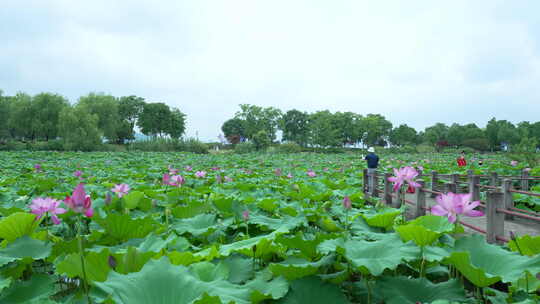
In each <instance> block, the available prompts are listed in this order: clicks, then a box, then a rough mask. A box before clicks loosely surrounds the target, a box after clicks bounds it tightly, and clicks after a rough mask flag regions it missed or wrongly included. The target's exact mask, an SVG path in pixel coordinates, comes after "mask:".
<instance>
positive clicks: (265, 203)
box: [257, 198, 279, 213]
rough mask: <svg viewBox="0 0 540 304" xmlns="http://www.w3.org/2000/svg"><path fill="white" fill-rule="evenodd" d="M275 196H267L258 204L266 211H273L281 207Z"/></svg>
mask: <svg viewBox="0 0 540 304" xmlns="http://www.w3.org/2000/svg"><path fill="white" fill-rule="evenodd" d="M276 201H277V199H275V198H265V199H263V200H261V201H260V202H258V203H257V206H258V207H259V208H261V209H262V210H264V211H266V212H270V213H273V212H274V211H276V210H277V209H278V208H279V204H278V203H277V202H276Z"/></svg>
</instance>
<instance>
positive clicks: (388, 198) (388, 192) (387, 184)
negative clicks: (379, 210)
mask: <svg viewBox="0 0 540 304" xmlns="http://www.w3.org/2000/svg"><path fill="white" fill-rule="evenodd" d="M390 177H392V174H390V173H385V174H384V202H385V204H386V205H388V206H391V205H392V182H391V181H389V180H388V178H390Z"/></svg>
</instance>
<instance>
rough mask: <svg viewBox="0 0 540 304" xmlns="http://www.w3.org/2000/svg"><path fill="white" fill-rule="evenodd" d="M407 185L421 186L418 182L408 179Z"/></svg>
mask: <svg viewBox="0 0 540 304" xmlns="http://www.w3.org/2000/svg"><path fill="white" fill-rule="evenodd" d="M409 185H411V186H412V187H414V188H419V187H420V186H421V185H420V184H419V183H417V182H414V181H409Z"/></svg>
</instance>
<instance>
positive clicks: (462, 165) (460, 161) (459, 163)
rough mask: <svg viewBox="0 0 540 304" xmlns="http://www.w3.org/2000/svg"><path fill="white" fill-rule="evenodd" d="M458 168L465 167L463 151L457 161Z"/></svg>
mask: <svg viewBox="0 0 540 304" xmlns="http://www.w3.org/2000/svg"><path fill="white" fill-rule="evenodd" d="M457 165H458V167H465V166H466V165H467V160H465V151H461V155H460V156H459V157H458V159H457Z"/></svg>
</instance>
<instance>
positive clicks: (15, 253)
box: [0, 235, 52, 266]
mask: <svg viewBox="0 0 540 304" xmlns="http://www.w3.org/2000/svg"><path fill="white" fill-rule="evenodd" d="M51 250H52V244H51V243H47V242H43V241H40V240H36V239H33V238H30V237H29V236H26V235H25V236H23V237H20V238H18V239H16V240H15V241H13V242H12V243H9V244H8V246H7V247H6V248H3V249H2V250H1V251H0V266H3V265H5V264H7V263H9V262H12V261H15V260H20V259H23V258H32V259H33V260H39V259H45V258H46V257H48V256H49V255H50V254H51Z"/></svg>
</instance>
